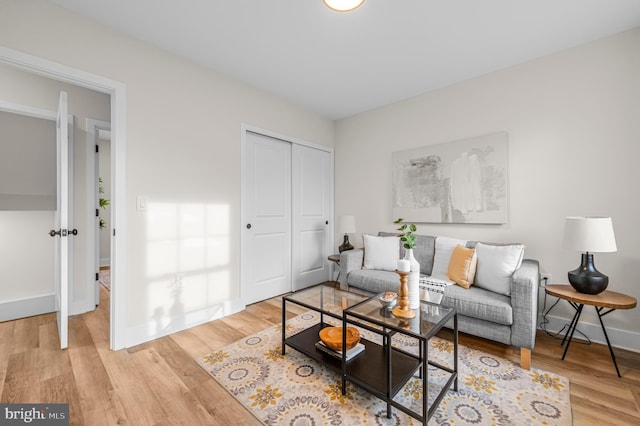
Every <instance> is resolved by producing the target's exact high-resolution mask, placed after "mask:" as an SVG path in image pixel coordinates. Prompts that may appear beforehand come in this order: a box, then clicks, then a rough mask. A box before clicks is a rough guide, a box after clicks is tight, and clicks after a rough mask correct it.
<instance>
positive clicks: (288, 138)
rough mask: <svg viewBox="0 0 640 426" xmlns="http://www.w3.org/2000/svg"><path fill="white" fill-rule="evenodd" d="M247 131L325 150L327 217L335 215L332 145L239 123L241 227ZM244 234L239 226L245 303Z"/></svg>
mask: <svg viewBox="0 0 640 426" xmlns="http://www.w3.org/2000/svg"><path fill="white" fill-rule="evenodd" d="M247 133H256V134H259V135H263V136H267V137H270V138H274V139H279V140H281V141H284V142H288V143H290V144H292V145H301V146H306V147H309V148H314V149H318V150H321V151H326V152H328V153H329V154H330V156H331V158H330V172H329V175H330V184H329V185H330V188H331V196H330V197H329V201H330V206H329V211H330V214H329V217H331V218H333V217H334V216H335V188H334V170H335V154H334V149H333V147H330V146H326V145H319V144H316V143H312V142H308V141H305V140H302V139H298V138H294V137H292V136H287V135H283V134H280V133H277V132H273V131H271V130H266V129H262V128H260V127H257V126H253V125H251V124H246V123H241V124H240V226H241V227H243V226H244V225H245V224H246V223H248V222H247V221H248V219H247V217H246V212H245V209H244V206H245V205H246V196H247V184H248V183H247V182H246V180H245V176H246V161H245V160H246V158H247ZM333 222H334V220H332V221H330V223H329V229H328V231H327V232H329V241H330V245H331V246H334V245H335V241H334V239H335V235H334V234H335V232H334V231H335V226H334V223H333ZM244 235H245V233H244V232H243V231H242V228H240V236H241V238H240V300H242V303H243V304H245V305H246V301H247V297H246V295H247V291H248V283H247V282H246V274H245V273H244V268H245V266H246V265H245V263H246V259H245V256H244ZM290 290H291V291H293V280H292V282H291V288H290Z"/></svg>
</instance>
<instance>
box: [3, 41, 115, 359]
mask: <svg viewBox="0 0 640 426" xmlns="http://www.w3.org/2000/svg"><path fill="white" fill-rule="evenodd" d="M0 63H3V64H6V65H8V66H10V67H14V68H18V69H21V70H23V71H27V72H29V73H33V74H37V75H41V76H44V77H47V78H50V79H52V80H56V81H59V82H63V83H67V84H70V85H73V86H78V87H84V88H88V89H90V90H94V91H97V92H101V93H106V94H108V95H109V96H110V99H111V140H112V145H111V171H112V176H111V184H112V185H111V188H112V194H111V199H112V203H111V206H112V213H111V226H110V230H111V236H110V238H111V250H110V251H111V268H110V269H111V297H110V300H111V301H110V311H111V315H110V327H109V328H110V339H109V340H110V344H109V346H110V348H111V349H112V350H118V349H122V348H124V347H126V335H125V334H126V333H125V331H126V325H125V318H126V306H127V303H126V293H125V288H126V232H127V228H126V194H125V182H126V181H125V170H126V169H125V161H126V152H125V86H124V84H122V83H119V82H117V81H113V80H110V79H107V78H104V77H101V76H98V75H94V74H90V73H87V72H85V71H81V70H77V69H75V68H71V67H67V66H64V65H61V64H58V63H55V62H51V61H47V60H45V59H42V58H38V57H35V56H31V55H27V54H24V53H22V52H18V51H15V50H12V49H9V48H6V47H3V46H0ZM116 231H117V232H116ZM94 291H95V290H94ZM94 307H95V306H94Z"/></svg>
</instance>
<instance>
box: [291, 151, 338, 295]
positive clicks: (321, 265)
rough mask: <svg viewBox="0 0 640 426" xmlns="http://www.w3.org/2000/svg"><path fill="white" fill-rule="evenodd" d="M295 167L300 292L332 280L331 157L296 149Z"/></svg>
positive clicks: (296, 283)
mask: <svg viewBox="0 0 640 426" xmlns="http://www.w3.org/2000/svg"><path fill="white" fill-rule="evenodd" d="M291 167H292V180H291V182H292V185H293V187H292V199H293V203H292V213H293V215H292V220H293V234H292V235H293V244H292V246H293V251H292V252H293V257H292V268H293V271H292V272H293V289H294V290H300V289H302V288H305V287H309V286H311V285H314V284H318V283H321V282H324V281H327V280H328V279H329V262H327V256H328V254H329V251H330V241H329V240H330V238H329V237H330V232H329V229H330V226H329V223H330V222H329V221H330V218H331V217H332V212H331V205H332V204H331V154H330V153H329V152H327V151H322V150H319V149H314V148H309V147H306V146H302V145H293V151H292V164H291ZM331 228H332V227H331Z"/></svg>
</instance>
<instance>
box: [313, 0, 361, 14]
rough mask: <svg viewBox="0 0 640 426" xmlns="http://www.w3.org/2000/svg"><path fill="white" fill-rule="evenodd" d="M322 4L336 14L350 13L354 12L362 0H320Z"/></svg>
mask: <svg viewBox="0 0 640 426" xmlns="http://www.w3.org/2000/svg"><path fill="white" fill-rule="evenodd" d="M322 1H323V2H324V4H325V5H326V6H327V7H328V8H329V9H331V10H335V11H336V12H351V11H352V10H356V9H357V8H359V7H360V6H362V3H364V0H322Z"/></svg>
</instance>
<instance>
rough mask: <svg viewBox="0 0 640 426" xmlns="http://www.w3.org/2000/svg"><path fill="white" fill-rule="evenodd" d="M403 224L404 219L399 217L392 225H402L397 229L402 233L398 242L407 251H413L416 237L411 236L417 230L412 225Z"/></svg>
mask: <svg viewBox="0 0 640 426" xmlns="http://www.w3.org/2000/svg"><path fill="white" fill-rule="evenodd" d="M403 222H404V218H402V217H401V218H399V219H397V220H396V221H394V222H393V223H395V224H396V225H398V224H402V226H400V228H398V231H401V232H402V234H400V235H399V237H400V241H402V246H403V247H404V248H405V249H407V250H409V249H414V248H416V237H415V236H414V235H413V233H414V232H416V231H417V230H418V228H417V227H416V225H414V224H413V223H403Z"/></svg>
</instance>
